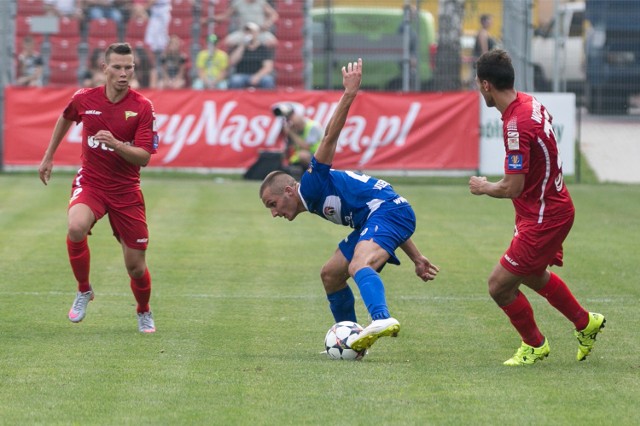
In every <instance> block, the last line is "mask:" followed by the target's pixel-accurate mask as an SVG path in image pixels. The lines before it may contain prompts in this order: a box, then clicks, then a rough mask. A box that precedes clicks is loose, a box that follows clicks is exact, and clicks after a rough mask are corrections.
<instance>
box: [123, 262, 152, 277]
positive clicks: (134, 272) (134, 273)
mask: <svg viewBox="0 0 640 426" xmlns="http://www.w3.org/2000/svg"><path fill="white" fill-rule="evenodd" d="M146 269H147V266H146V265H127V273H128V274H129V276H130V277H131V278H134V279H138V278H142V276H143V275H144V271H145V270H146Z"/></svg>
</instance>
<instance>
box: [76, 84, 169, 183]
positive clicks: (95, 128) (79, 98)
mask: <svg viewBox="0 0 640 426" xmlns="http://www.w3.org/2000/svg"><path fill="white" fill-rule="evenodd" d="M105 90H106V89H105V86H101V87H95V88H91V89H80V90H78V91H77V92H76V93H75V94H74V95H73V97H72V98H71V102H69V105H67V107H66V108H65V110H64V112H63V117H64V118H65V119H67V120H71V121H75V122H76V123H79V122H81V121H82V125H83V129H82V168H81V169H80V170H79V171H78V176H77V178H76V179H78V180H79V181H78V182H77V183H76V184H79V185H90V186H93V187H96V188H99V189H102V190H105V191H108V192H110V193H123V192H132V191H137V190H139V189H140V166H136V165H135V164H131V163H129V162H128V161H126V160H125V159H124V158H122V157H121V156H120V155H118V154H117V153H115V152H114V151H113V149H111V148H107V147H106V146H105V145H104V144H101V143H100V144H99V143H97V142H96V141H95V140H94V138H93V137H94V135H95V134H96V133H98V132H99V131H100V130H108V131H110V132H111V134H113V136H114V137H115V138H116V139H117V140H119V141H122V142H124V143H128V144H131V145H133V146H136V147H139V148H142V149H144V150H145V151H147V152H149V153H151V154H155V153H156V149H157V148H158V135H157V133H156V129H155V113H154V110H153V104H152V103H151V101H150V100H149V99H147V98H145V97H144V96H142V95H141V94H140V93H138V92H136V91H134V90H131V89H129V91H128V93H127V95H126V96H125V97H124V98H123V99H122V100H120V101H119V102H117V103H115V104H114V103H112V102H111V101H109V99H108V98H107V96H106V93H105Z"/></svg>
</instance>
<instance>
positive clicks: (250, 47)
mask: <svg viewBox="0 0 640 426" xmlns="http://www.w3.org/2000/svg"><path fill="white" fill-rule="evenodd" d="M243 32H244V42H243V43H241V44H239V45H238V46H237V47H236V48H235V49H234V50H233V51H232V52H231V54H230V55H229V63H230V65H231V66H232V67H235V72H234V73H233V74H232V75H231V76H230V77H229V87H230V88H232V89H241V88H246V87H256V88H260V89H273V88H275V86H276V84H275V79H274V78H273V50H272V49H270V48H268V47H266V46H265V45H264V44H262V43H261V42H260V39H259V37H258V35H259V33H260V27H259V26H258V24H256V23H254V22H247V23H246V24H245V26H244V28H243Z"/></svg>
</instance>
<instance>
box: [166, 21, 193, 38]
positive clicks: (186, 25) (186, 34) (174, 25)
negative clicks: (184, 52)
mask: <svg viewBox="0 0 640 426" xmlns="http://www.w3.org/2000/svg"><path fill="white" fill-rule="evenodd" d="M192 26H193V17H191V16H189V17H182V18H180V17H177V18H172V19H171V23H170V24H169V35H174V34H175V35H177V36H178V37H180V38H181V39H182V40H183V41H184V42H188V41H190V40H191V28H192Z"/></svg>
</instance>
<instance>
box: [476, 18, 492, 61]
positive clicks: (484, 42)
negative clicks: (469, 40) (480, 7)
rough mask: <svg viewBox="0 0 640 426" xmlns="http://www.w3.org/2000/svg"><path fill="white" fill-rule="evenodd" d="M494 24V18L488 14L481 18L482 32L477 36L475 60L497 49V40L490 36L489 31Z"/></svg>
mask: <svg viewBox="0 0 640 426" xmlns="http://www.w3.org/2000/svg"><path fill="white" fill-rule="evenodd" d="M492 24H493V17H492V16H491V15H488V14H483V15H481V16H480V31H478V34H476V44H475V45H474V47H473V56H474V58H479V57H480V56H481V55H482V54H483V53H485V52H488V51H490V50H492V49H494V48H495V47H497V46H496V45H497V43H496V40H495V39H494V38H493V37H491V34H489V29H490V28H491V25H492Z"/></svg>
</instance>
